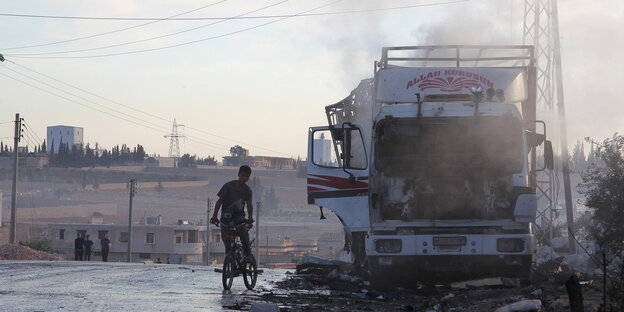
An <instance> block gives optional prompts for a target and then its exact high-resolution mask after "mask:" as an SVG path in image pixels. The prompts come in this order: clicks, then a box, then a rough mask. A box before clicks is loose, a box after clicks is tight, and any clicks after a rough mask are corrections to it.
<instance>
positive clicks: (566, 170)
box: [551, 0, 576, 254]
mask: <svg viewBox="0 0 624 312" xmlns="http://www.w3.org/2000/svg"><path fill="white" fill-rule="evenodd" d="M551 5H552V18H553V23H552V24H553V32H554V35H555V36H554V37H555V48H554V52H555V75H556V80H557V109H558V111H559V122H560V128H559V131H560V136H561V157H562V158H563V159H562V166H561V167H562V171H563V189H564V194H565V205H566V218H567V222H568V247H569V249H570V253H571V254H575V253H576V241H575V239H574V210H573V209H572V188H571V187H570V163H569V162H570V160H569V158H568V138H567V136H568V132H567V128H566V122H565V108H564V106H563V74H562V70H561V67H562V66H561V43H560V40H559V14H558V12H557V0H552V4H551Z"/></svg>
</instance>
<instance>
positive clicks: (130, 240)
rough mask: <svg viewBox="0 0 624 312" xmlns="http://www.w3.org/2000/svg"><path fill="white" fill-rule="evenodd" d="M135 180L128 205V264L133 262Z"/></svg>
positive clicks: (131, 180) (131, 183)
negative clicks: (133, 198)
mask: <svg viewBox="0 0 624 312" xmlns="http://www.w3.org/2000/svg"><path fill="white" fill-rule="evenodd" d="M135 185H136V180H135V179H130V202H129V205H128V262H132V197H134V189H135Z"/></svg>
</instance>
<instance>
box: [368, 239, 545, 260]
mask: <svg viewBox="0 0 624 312" xmlns="http://www.w3.org/2000/svg"><path fill="white" fill-rule="evenodd" d="M383 240H400V241H401V246H400V250H397V251H396V252H393V251H392V250H385V251H384V252H380V250H379V248H378V246H379V242H380V241H383ZM501 240H515V241H518V242H520V244H519V246H518V247H519V248H516V249H514V250H509V249H505V248H501V247H502V246H501V244H500V242H501ZM534 249H535V241H534V237H533V235H531V234H491V235H490V234H488V235H486V234H469V235H456V234H441V235H369V236H368V237H367V238H366V255H367V256H382V257H396V256H400V257H402V256H522V255H531V254H532V252H533V250H534Z"/></svg>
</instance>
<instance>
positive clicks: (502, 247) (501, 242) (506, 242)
mask: <svg viewBox="0 0 624 312" xmlns="http://www.w3.org/2000/svg"><path fill="white" fill-rule="evenodd" d="M496 250H498V251H499V252H520V251H524V239H522V238H499V239H497V240H496Z"/></svg>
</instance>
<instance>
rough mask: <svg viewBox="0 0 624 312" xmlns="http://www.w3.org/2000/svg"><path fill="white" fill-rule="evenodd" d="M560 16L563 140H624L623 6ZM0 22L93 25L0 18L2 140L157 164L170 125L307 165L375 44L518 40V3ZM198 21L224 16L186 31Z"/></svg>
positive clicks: (206, 147) (303, 5)
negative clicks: (124, 153) (316, 130)
mask: <svg viewBox="0 0 624 312" xmlns="http://www.w3.org/2000/svg"><path fill="white" fill-rule="evenodd" d="M558 5H559V28H560V33H561V50H562V62H563V66H562V70H563V85H564V90H565V91H564V95H565V97H564V98H565V113H566V120H567V127H568V144H569V145H570V146H572V145H573V144H574V143H575V142H576V141H577V140H582V139H583V138H584V137H591V138H594V139H595V140H598V141H601V140H603V139H605V138H607V137H610V136H612V135H613V133H616V132H619V133H624V118H622V116H624V109H622V105H621V104H620V103H621V100H620V99H619V97H618V96H619V93H620V92H619V91H620V90H621V89H622V87H623V86H624V76H623V75H622V74H621V73H622V71H623V70H624V61H623V57H622V51H624V19H623V18H622V16H624V2H622V1H621V0H598V1H591V2H590V1H582V0H566V1H559V4H558ZM398 7H403V8H402V9H392V10H377V9H384V8H398ZM366 10H373V11H368V12H353V11H366ZM340 12H350V13H341V14H326V15H313V16H300V15H302V14H316V13H340ZM0 14H18V15H40V16H55V17H90V18H91V19H74V18H41V17H23V16H22V17H18V16H7V15H0V27H1V28H2V29H4V30H5V31H4V33H3V37H2V40H0V53H1V54H3V55H4V56H5V58H6V61H5V62H3V63H1V64H0V138H1V139H0V140H2V141H3V142H4V143H5V144H6V143H10V142H11V141H12V139H11V138H12V136H13V128H12V127H13V125H12V123H10V121H12V120H13V119H14V117H15V114H16V113H20V116H21V117H22V118H24V120H25V122H26V125H27V127H28V128H27V132H28V133H27V136H26V138H25V139H24V140H23V141H22V143H20V145H22V146H24V145H29V146H32V145H33V144H37V143H39V142H37V141H39V139H44V138H45V131H46V127H47V126H52V125H72V126H78V127H83V128H84V140H85V143H89V144H90V145H91V146H94V145H95V144H96V143H98V144H99V145H100V146H101V147H103V148H111V147H112V146H114V145H117V144H119V145H121V144H126V145H129V146H135V145H136V144H141V145H143V146H144V148H145V150H146V151H147V152H148V153H150V154H159V155H161V156H166V155H168V153H169V145H170V144H169V143H170V139H169V138H166V137H165V135H168V134H171V133H172V125H173V120H174V118H175V120H176V122H177V123H178V124H181V125H184V126H181V127H178V132H179V135H182V136H185V138H181V139H180V153H181V154H185V153H189V154H191V155H197V156H199V157H207V156H216V157H217V159H220V158H221V156H225V155H228V154H229V149H230V147H232V146H234V145H241V146H243V147H245V148H248V149H249V150H250V154H251V155H265V156H279V157H295V158H296V157H298V156H301V157H302V158H306V153H307V132H308V128H309V127H311V126H319V125H325V124H326V122H327V121H326V117H325V115H324V107H325V106H326V105H329V104H333V103H335V102H338V101H340V100H341V99H343V98H344V97H345V96H347V95H348V94H349V92H350V91H351V90H352V89H353V88H355V87H356V86H357V84H358V83H359V81H360V80H361V79H365V78H369V77H372V75H373V62H374V61H375V60H378V59H379V57H380V53H381V48H382V47H384V46H401V45H432V44H522V43H523V35H522V33H523V15H524V1H521V0H498V1H497V0H426V1H425V0H412V1H407V0H388V1H374V0H359V1H358V0H342V1H340V0H339V1H336V0H327V1H322V0H306V1H303V0H287V1H283V0H275V1H264V0H262V1H260V0H253V1H242V0H225V1H224V0H209V1H203V0H185V1H164V0H153V1H149V5H147V3H146V2H145V1H138V0H136V1H135V0H111V1H97V2H94V1H66V0H65V1H61V0H46V1H37V0H33V1H26V2H24V1H7V2H6V3H3V6H2V7H1V8H0ZM284 15H286V16H289V15H295V16H292V17H290V18H284V17H272V18H248V19H241V18H231V17H249V16H252V17H260V16H264V17H266V16H284ZM174 16H175V17H174ZM103 17H107V18H113V19H93V18H103ZM171 17H173V18H172V19H170V20H167V18H171ZM207 17H220V18H229V19H195V20H188V18H207ZM120 18H126V19H120ZM128 18H130V19H128ZM137 18H143V19H137ZM174 18H178V20H174ZM179 18H187V20H179ZM55 52H63V53H55ZM538 117H539V116H538ZM549 131H551V132H552V131H554V130H552V129H551V130H549Z"/></svg>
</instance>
